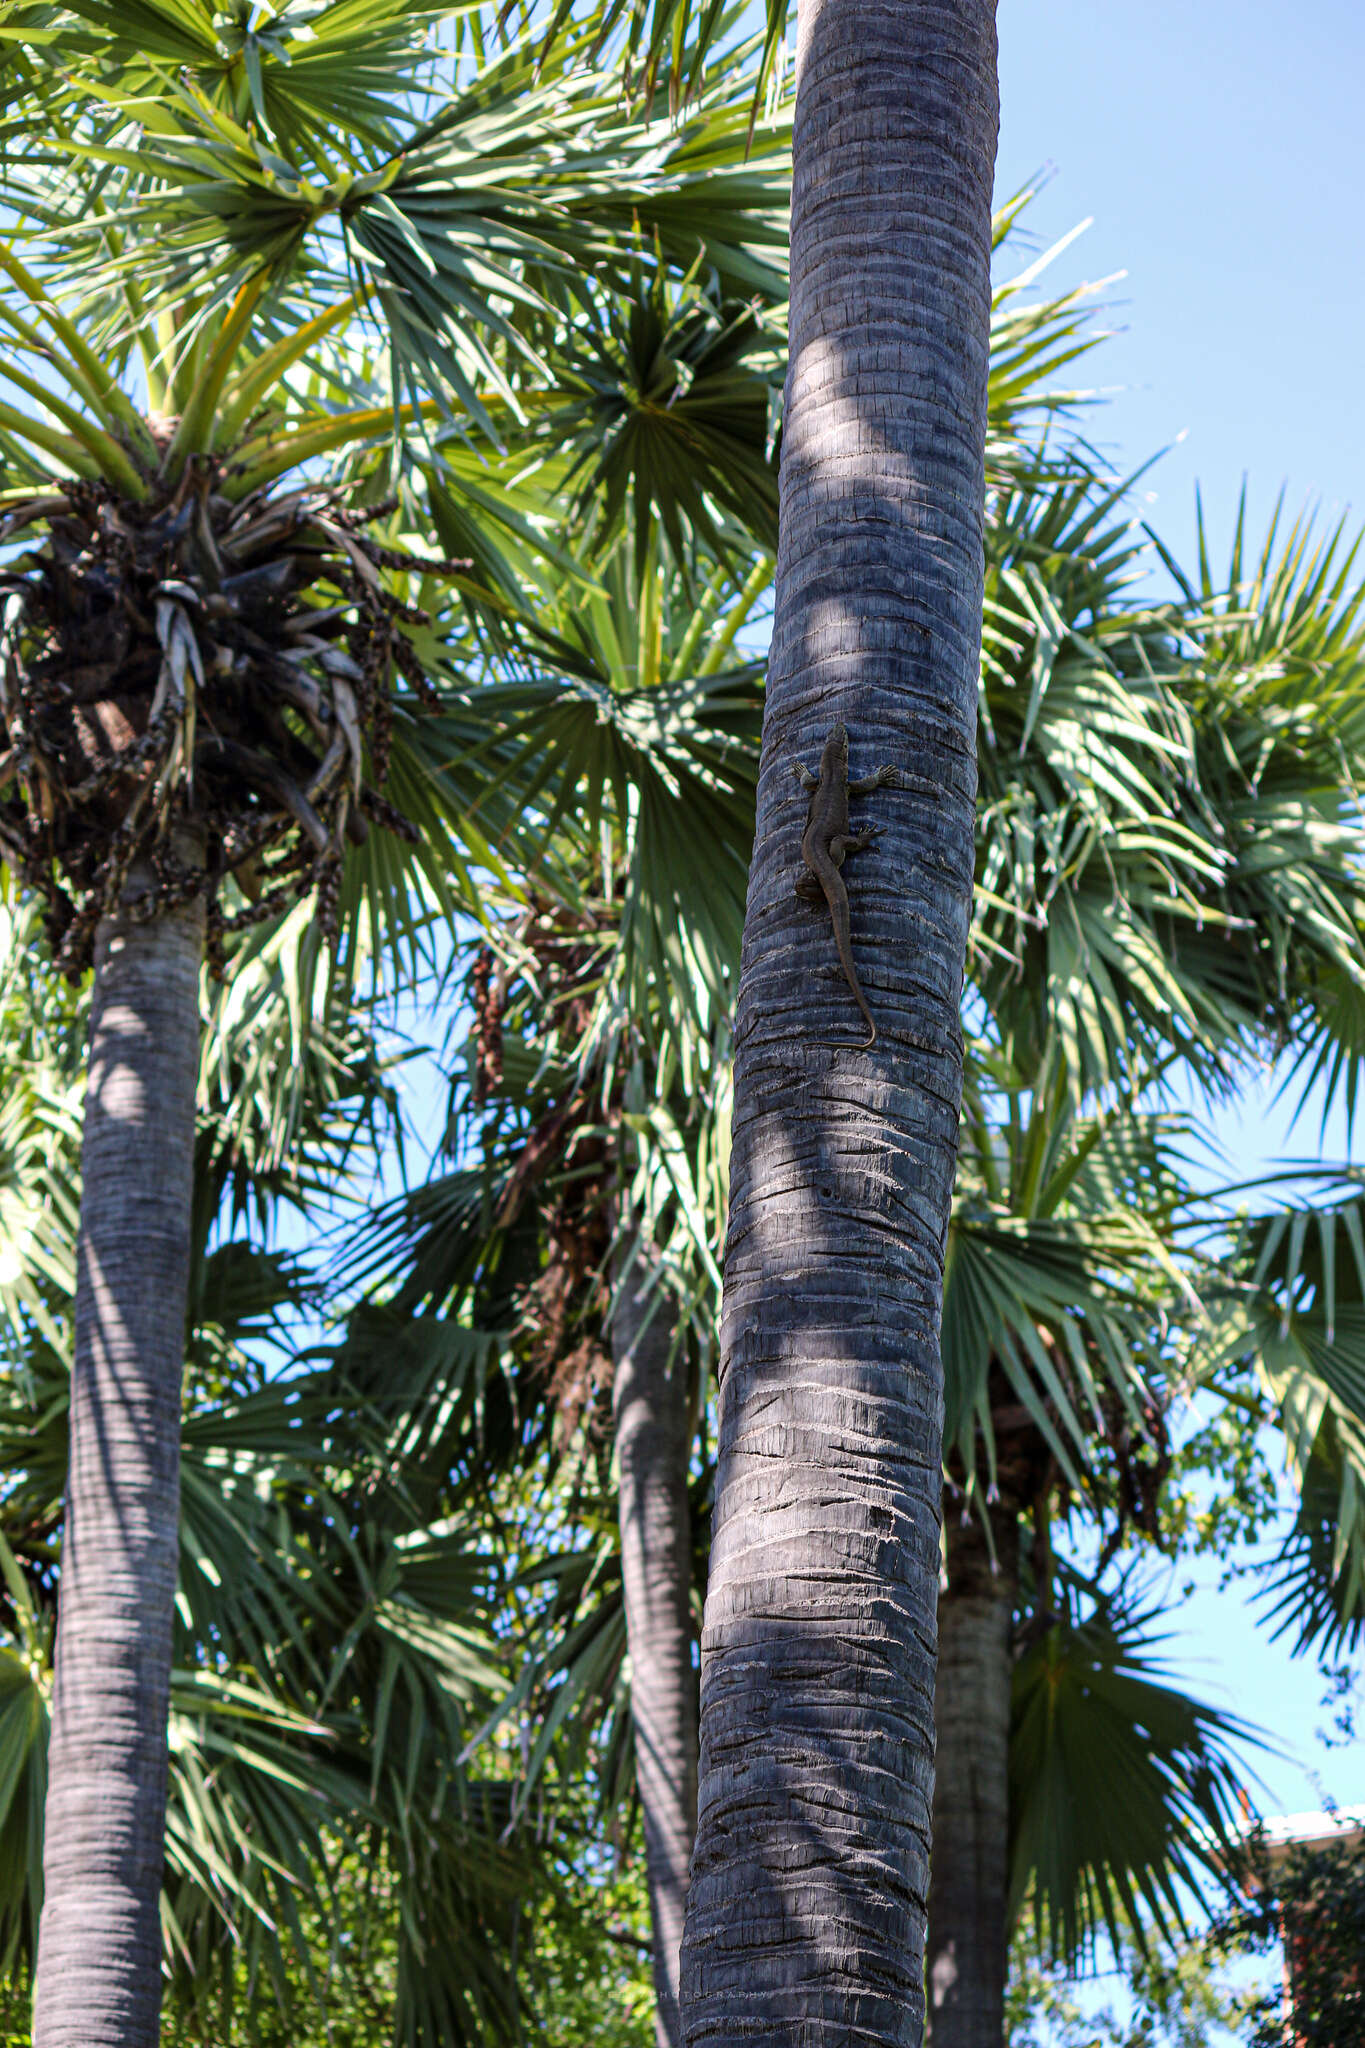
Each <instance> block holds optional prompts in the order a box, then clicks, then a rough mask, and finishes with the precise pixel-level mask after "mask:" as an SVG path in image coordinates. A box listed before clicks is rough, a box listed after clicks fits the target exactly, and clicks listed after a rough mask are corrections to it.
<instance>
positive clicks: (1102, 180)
mask: <svg viewBox="0 0 1365 2048" xmlns="http://www.w3.org/2000/svg"><path fill="white" fill-rule="evenodd" d="M999 24H1000V87H1001V135H1000V153H999V159H998V165H999V168H998V177H997V191H998V193H999V195H1000V196H1002V197H1003V196H1005V195H1007V194H1009V193H1011V192H1014V191H1016V190H1018V189H1019V188H1020V187H1021V186H1024V185H1026V184H1028V183H1030V182H1031V181H1032V180H1033V179H1034V178H1035V177H1036V175H1037V174H1038V172H1039V171H1047V172H1050V176H1049V180H1048V183H1047V185H1046V187H1045V189H1044V190H1043V192H1042V194H1041V195H1040V197H1039V198H1038V200H1037V201H1035V203H1034V205H1033V207H1032V208H1031V210H1030V216H1029V220H1030V226H1031V228H1032V230H1033V232H1034V233H1035V235H1036V236H1037V238H1038V240H1039V243H1040V245H1042V244H1045V243H1047V242H1050V241H1052V240H1054V239H1055V238H1057V237H1058V236H1060V235H1062V234H1063V233H1065V232H1066V231H1067V230H1068V229H1070V228H1071V227H1073V226H1075V225H1076V223H1077V222H1078V221H1081V220H1083V219H1085V218H1086V217H1087V216H1093V225H1092V226H1091V227H1090V228H1089V229H1088V230H1087V232H1086V233H1085V234H1084V235H1083V236H1082V237H1081V238H1080V240H1079V241H1078V242H1077V243H1075V244H1074V245H1073V246H1072V248H1071V249H1070V250H1068V251H1067V252H1066V254H1065V255H1064V256H1063V257H1062V258H1061V259H1060V261H1059V264H1058V266H1057V267H1056V269H1055V270H1054V272H1053V273H1052V275H1053V277H1055V278H1056V280H1057V282H1058V283H1068V284H1069V283H1077V282H1080V281H1081V280H1082V279H1094V278H1100V277H1104V276H1107V275H1109V274H1110V273H1112V272H1114V271H1120V270H1121V271H1125V272H1126V273H1127V274H1126V276H1125V277H1124V278H1123V279H1122V281H1121V282H1119V283H1116V284H1114V285H1112V286H1111V287H1110V288H1109V290H1108V291H1107V292H1106V294H1105V300H1106V303H1107V304H1108V305H1109V306H1110V307H1111V314H1110V323H1109V324H1112V325H1115V326H1117V327H1118V328H1119V329H1120V330H1121V331H1119V332H1118V333H1116V334H1115V336H1114V338H1113V339H1112V340H1110V341H1109V342H1107V343H1106V344H1105V346H1104V348H1103V349H1102V350H1101V351H1099V352H1098V353H1097V354H1096V355H1095V356H1094V357H1092V358H1091V361H1090V365H1089V366H1088V367H1087V370H1086V376H1087V379H1092V378H1093V380H1094V381H1095V383H1096V384H1098V385H1100V386H1101V387H1103V388H1106V389H1107V390H1109V391H1110V393H1111V395H1110V397H1109V400H1108V402H1107V403H1106V404H1105V406H1104V408H1103V410H1102V412H1101V413H1100V414H1098V415H1097V416H1096V418H1095V419H1094V421H1093V425H1092V431H1093V433H1094V435H1095V438H1096V439H1097V440H1098V441H1099V442H1100V444H1101V445H1102V446H1103V447H1104V448H1105V450H1106V452H1107V453H1109V454H1110V455H1111V456H1112V459H1113V460H1114V462H1115V464H1116V465H1117V466H1119V467H1120V468H1122V469H1134V468H1136V467H1137V466H1138V464H1140V463H1141V462H1143V461H1144V460H1145V459H1146V458H1147V457H1148V456H1149V455H1152V454H1153V453H1155V452H1156V451H1157V450H1158V449H1161V448H1163V447H1166V448H1169V453H1167V454H1166V455H1165V457H1164V458H1163V460H1162V461H1161V462H1160V464H1159V465H1158V466H1157V468H1156V469H1155V471H1154V472H1152V473H1151V474H1150V475H1149V476H1148V478H1147V479H1145V480H1144V484H1143V490H1144V493H1147V494H1149V502H1148V504H1147V506H1146V507H1145V510H1146V512H1147V515H1148V516H1149V517H1150V518H1151V519H1152V521H1153V523H1154V524H1155V525H1156V526H1157V527H1158V529H1159V530H1160V532H1161V533H1162V535H1163V538H1165V539H1166V540H1167V541H1168V543H1170V544H1171V545H1172V546H1173V547H1174V549H1175V551H1176V553H1177V554H1178V555H1184V556H1187V557H1188V556H1189V555H1190V554H1191V552H1192V543H1193V534H1194V516H1193V505H1194V486H1195V482H1196V480H1198V481H1199V483H1200V485H1201V487H1202V489H1203V494H1204V502H1205V507H1206V511H1207V514H1208V518H1209V523H1210V528H1211V532H1212V537H1213V540H1214V543H1215V548H1216V551H1217V555H1218V556H1221V555H1222V554H1223V552H1224V551H1225V549H1226V546H1227V542H1228V539H1229V537H1230V534H1231V528H1232V521H1233V518H1234V516H1235V511H1236V503H1237V496H1238V492H1239V490H1240V488H1241V482H1242V478H1243V475H1244V474H1245V475H1246V476H1247V477H1248V480H1249V506H1250V512H1251V519H1252V524H1253V528H1254V529H1256V528H1260V527H1261V526H1263V525H1264V522H1265V520H1266V518H1267V517H1268V515H1269V512H1270V509H1271V507H1272V505H1273V503H1274V499H1275V495H1276V493H1277V492H1278V491H1279V489H1280V487H1281V486H1282V485H1283V486H1284V487H1285V489H1286V502H1287V504H1288V505H1289V506H1291V507H1293V508H1295V509H1297V508H1299V507H1300V506H1301V505H1302V504H1303V503H1304V502H1305V501H1306V500H1314V501H1317V502H1318V503H1320V505H1321V506H1322V509H1323V513H1324V515H1325V516H1328V517H1338V516H1340V515H1341V514H1342V513H1343V512H1347V511H1349V508H1350V507H1351V506H1352V505H1354V506H1355V507H1356V508H1357V509H1356V516H1357V519H1365V407H1363V406H1362V401H1361V385H1360V363H1361V340H1362V330H1365V264H1363V263H1362V261H1361V252H1360V225H1359V222H1360V202H1361V186H1362V175H1361V173H1362V152H1361V144H1360V134H1361V117H1360V112H1359V93H1360V81H1361V78H1362V76H1363V75H1365V10H1360V9H1358V7H1356V6H1354V5H1351V4H1348V0H1315V4H1314V5H1313V6H1312V7H1296V8H1291V7H1288V6H1286V5H1285V4H1284V0H1237V4H1236V5H1234V4H1232V0H1180V4H1176V0H1127V4H1116V0H1001V4H1000V13H999ZM1182 435H1183V437H1184V438H1183V439H1179V438H1178V437H1180V436H1182ZM1270 1093H1271V1091H1264V1092H1263V1093H1262V1094H1261V1095H1260V1096H1258V1097H1257V1098H1255V1099H1251V1100H1248V1101H1246V1102H1244V1103H1242V1104H1240V1105H1237V1106H1235V1107H1234V1108H1232V1109H1231V1110H1229V1111H1226V1112H1224V1113H1223V1114H1222V1115H1221V1116H1220V1118H1219V1119H1218V1135H1219V1137H1220V1139H1221V1141H1222V1144H1223V1146H1224V1148H1225V1150H1226V1152H1227V1153H1228V1155H1229V1158H1230V1160H1231V1162H1232V1164H1233V1167H1234V1170H1235V1171H1239V1172H1251V1171H1254V1170H1255V1168H1256V1166H1257V1165H1258V1164H1259V1163H1262V1162H1264V1161H1268V1160H1270V1159H1273V1158H1274V1157H1276V1156H1277V1155H1279V1156H1282V1155H1284V1154H1285V1153H1289V1154H1292V1155H1293V1156H1295V1157H1300V1158H1301V1157H1303V1156H1305V1155H1307V1154H1309V1153H1311V1152H1313V1151H1314V1150H1315V1149H1316V1147H1317V1143H1318V1128H1317V1120H1316V1118H1310V1119H1308V1120H1305V1121H1304V1122H1302V1123H1301V1124H1300V1126H1299V1127H1298V1128H1297V1129H1296V1130H1293V1131H1291V1130H1289V1129H1288V1118H1287V1111H1286V1109H1285V1107H1284V1106H1283V1105H1281V1106H1280V1107H1279V1108H1274V1107H1272V1106H1271V1102H1270V1099H1269V1097H1270ZM1325 1143H1326V1149H1327V1150H1328V1151H1329V1152H1330V1153H1331V1155H1332V1156H1334V1157H1336V1158H1342V1157H1344V1156H1345V1146H1346V1140H1345V1132H1344V1130H1343V1129H1342V1126H1341V1123H1340V1120H1339V1119H1338V1120H1335V1121H1334V1122H1333V1123H1332V1124H1331V1126H1329V1130H1328V1133H1327V1138H1326V1141H1325ZM1357 1146H1358V1149H1359V1140H1358V1141H1357ZM1191 1576H1193V1577H1195V1578H1196V1580H1197V1582H1198V1590H1197V1591H1196V1593H1195V1594H1194V1595H1193V1597H1191V1598H1190V1599H1189V1600H1187V1601H1182V1602H1181V1604H1180V1606H1179V1609H1178V1613H1177V1615H1176V1616H1175V1617H1173V1620H1174V1621H1175V1622H1176V1623H1177V1624H1178V1633H1177V1634H1176V1636H1175V1638H1174V1640H1173V1641H1172V1643H1171V1646H1170V1649H1171V1654H1172V1658H1173V1661H1177V1662H1178V1664H1179V1667H1180V1669H1181V1670H1182V1673H1183V1674H1184V1675H1185V1676H1186V1677H1187V1678H1188V1679H1189V1680H1190V1681H1191V1682H1193V1683H1195V1684H1197V1685H1198V1686H1199V1688H1200V1689H1201V1690H1203V1691H1204V1692H1205V1693H1206V1695H1207V1696H1208V1697H1210V1698H1214V1699H1218V1700H1220V1701H1222V1702H1223V1703H1225V1704H1228V1705H1230V1706H1233V1707H1235V1708H1236V1709H1237V1710H1238V1711H1239V1712H1241V1713H1243V1714H1245V1715H1246V1716H1247V1717H1248V1718H1251V1719H1254V1720H1256V1721H1258V1722H1260V1723H1261V1724H1262V1725H1263V1726H1265V1727H1266V1728H1267V1729H1269V1730H1270V1731H1271V1732H1272V1733H1273V1734H1274V1735H1275V1736H1276V1737H1277V1738H1278V1740H1279V1741H1280V1742H1281V1743H1282V1744H1283V1745H1285V1747H1286V1748H1287V1749H1289V1750H1290V1751H1291V1752H1292V1758H1291V1759H1290V1760H1286V1761H1278V1760H1262V1763H1261V1770H1262V1773H1263V1775H1264V1777H1265V1779H1266V1780H1267V1783H1268V1788H1269V1797H1268V1799H1266V1803H1267V1804H1268V1805H1269V1806H1270V1807H1271V1808H1272V1809H1277V1810H1279V1811H1285V1810H1290V1809H1298V1808H1304V1807H1316V1806H1319V1805H1320V1804H1321V1803H1322V1797H1323V1795H1324V1794H1327V1795H1329V1796H1331V1797H1332V1798H1334V1799H1336V1800H1337V1801H1339V1802H1341V1803H1343V1804H1347V1803H1355V1802H1358V1801H1365V1743H1356V1744H1351V1745H1348V1746H1345V1747H1337V1748H1331V1749H1329V1748H1327V1747H1326V1746H1325V1745H1324V1744H1323V1743H1322V1742H1321V1741H1320V1740H1319V1739H1318V1738H1317V1736H1316V1733H1315V1731H1316V1730H1317V1729H1319V1728H1323V1727H1325V1726H1327V1725H1328V1723H1329V1720H1330V1716H1329V1714H1328V1713H1327V1712H1326V1711H1325V1710H1324V1709H1323V1708H1322V1706H1321V1696H1322V1692H1323V1682H1322V1680H1321V1678H1320V1677H1319V1674H1318V1672H1317V1670H1316V1668H1315V1667H1314V1666H1313V1665H1312V1664H1311V1663H1307V1664H1305V1663H1303V1662H1297V1663H1296V1662H1294V1661H1293V1660H1291V1659H1290V1657H1289V1656H1288V1654H1287V1652H1286V1651H1285V1650H1284V1649H1283V1647H1282V1646H1277V1645H1273V1644H1271V1643H1270V1642H1269V1641H1268V1639H1267V1638H1266V1636H1265V1634H1264V1632H1263V1631H1261V1630H1258V1629H1257V1628H1256V1627H1255V1625H1254V1623H1253V1621H1252V1618H1251V1616H1250V1614H1249V1613H1248V1611H1247V1608H1246V1605H1245V1602H1244V1600H1243V1597H1242V1594H1241V1591H1240V1590H1239V1589H1238V1588H1237V1587H1236V1586H1234V1587H1232V1588H1230V1589H1228V1590H1226V1591H1220V1590H1219V1581H1220V1579H1221V1576H1222V1574H1221V1571H1220V1570H1219V1569H1218V1567H1217V1566H1216V1565H1214V1564H1212V1563H1210V1564H1208V1565H1206V1566H1204V1567H1203V1568H1201V1569H1200V1570H1199V1571H1198V1572H1196V1573H1194V1574H1190V1573H1189V1572H1187V1571H1185V1570H1183V1569H1182V1570H1180V1571H1178V1572H1177V1573H1176V1575H1175V1579H1174V1588H1175V1589H1177V1590H1178V1589H1179V1588H1181V1587H1183V1586H1184V1584H1185V1583H1186V1581H1187V1579H1188V1578H1190V1577H1191ZM1262 1797H1263V1798H1265V1797H1266V1795H1264V1794H1263V1795H1262Z"/></svg>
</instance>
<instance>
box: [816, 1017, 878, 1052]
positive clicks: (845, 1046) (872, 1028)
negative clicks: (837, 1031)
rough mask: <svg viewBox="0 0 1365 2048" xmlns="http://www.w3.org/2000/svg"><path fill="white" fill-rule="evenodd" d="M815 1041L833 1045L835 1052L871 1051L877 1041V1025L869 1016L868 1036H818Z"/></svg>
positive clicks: (818, 1043)
mask: <svg viewBox="0 0 1365 2048" xmlns="http://www.w3.org/2000/svg"><path fill="white" fill-rule="evenodd" d="M815 1043H816V1044H817V1045H829V1046H832V1047H833V1048H834V1050H835V1052H870V1051H871V1050H872V1047H873V1046H874V1045H875V1044H876V1043H877V1027H876V1025H875V1024H874V1023H873V1021H872V1019H871V1018H870V1017H869V1018H868V1020H867V1037H866V1038H817V1039H816V1040H815Z"/></svg>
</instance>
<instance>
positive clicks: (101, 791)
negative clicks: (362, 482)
mask: <svg viewBox="0 0 1365 2048" xmlns="http://www.w3.org/2000/svg"><path fill="white" fill-rule="evenodd" d="M224 469H225V465H224V464H223V463H222V462H221V461H218V460H216V459H214V458H198V459H193V460H191V461H190V462H189V463H188V464H187V465H186V467H185V469H184V471H183V473H182V475H181V477H180V479H179V481H178V483H177V484H176V486H175V487H174V489H173V490H169V491H165V492H162V493H160V494H157V495H154V496H153V497H151V498H149V499H148V500H146V501H142V502H139V501H137V500H133V499H130V498H129V497H127V496H124V495H122V494H120V493H119V492H118V491H117V490H116V489H114V488H113V487H111V486H110V485H108V484H105V483H102V482H91V481H87V480H84V479H72V480H63V481H62V482H61V484H60V486H59V487H58V488H56V489H54V490H53V491H52V492H50V493H48V494H46V495H41V496H40V495H36V494H35V495H34V496H32V497H30V498H27V499H25V500H24V501H22V502H21V503H19V504H16V505H12V506H11V507H10V508H9V509H8V511H7V514H6V516H5V518H4V520H3V522H0V543H3V542H6V541H10V540H14V539H16V538H17V537H18V536H20V535H22V534H23V533H24V532H25V531H26V530H28V529H30V528H34V527H40V526H41V528H43V529H45V530H44V531H42V533H41V538H39V539H38V540H37V541H36V542H35V544H34V545H33V546H32V547H31V548H30V550H29V551H28V552H27V553H25V554H22V555H20V556H19V557H18V558H17V559H16V560H14V561H12V562H11V563H9V564H8V565H6V566H5V568H4V569H3V570H0V854H3V855H4V857H5V858H7V859H8V860H9V861H10V862H11V864H12V865H13V866H14V867H15V868H16V869H17V870H18V872H19V873H20V874H21V875H22V876H23V878H24V879H25V881H26V882H27V883H28V884H29V885H30V886H31V887H32V888H34V889H35V890H37V891H38V892H39V893H40V894H41V896H42V897H43V899H44V902H45V919H46V925H47V930H48V935H49V938H50V940H51V943H52V946H53V950H54V954H55V957H56V959H57V962H58V965H59V966H60V967H61V968H62V969H63V970H64V971H65V972H66V973H68V974H70V975H71V976H73V977H75V976H78V975H79V974H80V973H81V972H82V971H83V969H84V968H85V966H86V965H87V964H88V962H89V960H90V956H91V950H92V946H93V941H94V934H95V929H96V926H97V924H98V923H99V920H100V919H101V917H104V916H107V915H109V914H110V913H111V912H112V911H113V910H114V909H115V908H116V906H118V904H119V903H120V900H121V899H122V897H123V894H124V890H125V886H126V884H127V881H128V878H129V875H130V873H131V871H132V870H133V868H134V865H135V863H141V864H142V867H143V870H144V872H149V874H150V878H151V885H150V886H148V887H145V888H144V889H142V890H141V891H140V892H139V893H138V894H137V895H136V896H135V897H134V898H133V899H132V900H131V903H130V905H129V906H127V907H126V914H130V915H133V916H135V917H151V916H155V915H156V914H157V912H158V911H159V910H161V909H163V908H166V907H168V906H170V905H173V904H177V903H183V902H186V901H188V900H189V899H190V898H192V897H194V896H196V895H199V894H203V895H204V896H205V897H206V899H207V904H208V934H209V940H208V943H209V959H210V964H211V965H216V964H218V963H220V962H221V958H222V948H223V942H224V939H225V936H226V934H227V933H228V932H229V931H230V930H231V929H232V928H233V926H235V925H241V924H243V923H250V922H256V921H259V920H262V919H264V918H267V917H270V916H272V915H274V914H275V913H276V912H277V911H279V910H280V909H282V908H284V907H285V906H286V905H287V904H288V903H289V902H291V901H293V900H294V899H295V898H297V897H299V896H301V895H303V894H306V893H307V892H308V891H309V890H316V891H317V901H318V910H319V917H320V919H321V921H322V923H323V924H324V926H325V927H328V928H334V926H335V921H336V915H337V903H338V894H339V888H340V876H341V862H342V855H343V851H344V848H345V845H346V843H347V841H348V840H349V841H351V842H354V843H359V842H361V841H363V839H364V838H365V837H366V835H367V833H368V831H369V829H370V826H371V824H378V825H381V826H384V827H386V828H388V829H389V830H393V831H397V832H400V833H402V834H403V835H404V836H406V837H409V838H411V837H414V836H415V835H414V834H413V832H412V829H411V827H410V826H408V825H407V823H406V821H405V820H404V819H403V818H402V817H401V816H400V815H399V813H398V812H397V811H396V810H395V809H394V808H393V807H392V806H391V805H390V804H389V803H388V802H387V800H386V799H385V798H384V796H383V795H382V794H381V791H382V785H383V783H384V779H385V774H386V769H387V762H388V751H389V736H390V726H391V720H392V712H393V691H394V684H395V677H396V675H401V676H402V677H404V678H405V679H406V680H407V681H408V682H409V683H410V684H411V686H412V688H413V690H414V691H415V692H416V694H417V699H418V701H419V702H430V701H431V700H432V696H433V692H432V688H431V684H430V682H429V680H428V678H427V676H426V674H425V673H424V671H423V668H422V665H421V663H420V661H419V659H418V657H417V653H416V650H415V648H414V646H413V643H412V640H411V638H410V637H409V636H408V635H407V634H406V633H405V632H404V631H403V627H404V625H405V624H407V625H424V624H429V623H430V620H429V616H428V615H427V614H426V613H424V612H421V611H418V610H417V609H416V608H414V607H412V606H409V605H407V604H404V603H403V602H402V601H401V600H400V599H399V598H398V597H397V596H396V595H395V594H394V592H393V590H392V589H391V588H390V587H389V584H388V581H387V580H386V578H385V577H384V576H383V574H382V573H381V572H382V571H384V570H386V569H401V570H418V571H424V572H428V573H430V572H432V571H440V572H447V573H449V572H453V571H455V570H457V569H459V568H462V567H465V566H467V564H463V563H452V562H431V561H421V560H418V559H416V558H414V557H412V556H410V555H408V554H406V553H403V552H401V551H399V550H397V549H394V548H390V547H386V546H383V545H381V544H380V543H379V542H378V541H377V540H375V539H374V538H373V537H372V535H371V533H370V532H369V531H368V530H367V529H369V528H370V527H372V526H373V525H374V523H375V522H376V520H377V519H379V518H381V517H383V516H386V515H387V514H389V513H390V512H392V510H393V509H394V506H393V502H392V501H388V502H386V503H383V504H379V505H371V506H368V507H362V508H359V509H348V508H347V506H346V505H345V504H344V503H343V502H342V498H343V494H342V493H341V492H340V491H339V490H336V489H329V488H326V487H323V486H320V485H313V484H304V485H302V486H300V487H298V488H295V489H291V490H288V491H277V492H274V493H272V491H271V490H270V489H269V488H266V489H262V490H257V491H253V492H252V493H250V495H248V496H246V497H242V498H240V499H239V500H238V499H234V498H233V496H232V495H231V478H230V474H229V475H227V476H225V474H224ZM367 756H368V761H367ZM178 827H184V828H188V829H187V830H182V829H173V828H178ZM187 846H188V847H189V848H190V849H191V851H190V853H189V854H188V856H187V855H186V852H185V849H186V847H187ZM200 849H202V853H201V851H200ZM229 876H231V877H234V878H235V880H236V882H237V885H238V888H237V892H236V895H237V898H238V899H239V900H240V907H239V908H237V909H236V910H235V911H233V912H232V913H231V914H229V913H228V911H227V909H226V908H225V903H224V883H225V882H226V881H227V879H228V877H229Z"/></svg>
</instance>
